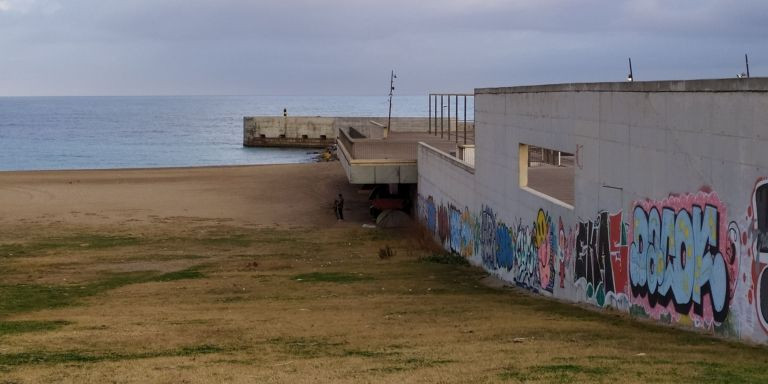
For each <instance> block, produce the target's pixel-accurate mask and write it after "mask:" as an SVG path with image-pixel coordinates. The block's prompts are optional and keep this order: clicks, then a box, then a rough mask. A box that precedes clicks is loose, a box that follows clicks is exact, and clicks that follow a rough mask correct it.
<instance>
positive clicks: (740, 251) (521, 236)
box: [419, 178, 768, 342]
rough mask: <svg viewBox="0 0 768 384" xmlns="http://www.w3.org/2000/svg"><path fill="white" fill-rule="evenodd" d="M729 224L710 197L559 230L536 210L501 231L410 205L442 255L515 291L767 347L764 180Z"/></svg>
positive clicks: (767, 200)
mask: <svg viewBox="0 0 768 384" xmlns="http://www.w3.org/2000/svg"><path fill="white" fill-rule="evenodd" d="M749 197H750V202H749V204H748V207H747V210H746V213H745V214H743V215H742V216H740V217H737V218H736V219H735V220H732V221H729V217H728V212H727V211H726V204H725V203H724V202H722V201H721V200H720V198H719V196H718V195H717V193H715V192H713V191H711V190H702V191H700V192H697V193H692V194H684V195H673V196H670V197H668V198H665V199H662V200H656V201H654V200H646V201H639V202H635V203H633V204H632V213H631V215H627V217H625V216H624V215H623V213H622V212H621V211H619V212H616V213H610V212H600V213H598V215H597V216H596V217H595V218H593V219H589V220H583V221H580V222H578V223H577V225H576V226H575V227H569V226H568V225H567V224H566V223H564V222H563V218H558V217H552V216H551V215H550V214H549V213H548V212H547V211H545V210H543V209H540V210H538V211H537V214H536V215H535V216H534V217H533V220H531V221H524V220H522V219H517V221H516V222H505V221H503V220H502V219H501V218H500V216H499V215H498V214H497V213H496V212H494V210H493V209H492V208H491V207H489V206H482V207H481V210H480V211H479V214H477V215H474V214H472V213H471V212H470V211H469V209H468V208H464V209H463V210H460V209H457V208H456V207H454V206H453V205H450V204H437V203H436V202H435V200H434V199H433V198H432V197H431V196H430V197H427V198H423V197H421V196H420V197H419V202H420V207H419V215H420V219H421V221H422V222H423V223H424V224H425V226H426V227H427V228H428V230H429V231H430V233H432V235H433V236H434V237H435V239H437V240H438V241H440V242H441V243H442V245H443V246H444V247H445V248H446V249H448V250H450V251H451V252H454V253H457V254H460V255H462V256H464V257H466V258H468V259H470V260H471V261H472V262H473V263H475V264H479V265H482V266H483V267H484V268H485V269H486V270H488V271H489V272H490V273H492V274H494V275H497V276H498V277H500V278H502V279H504V280H506V281H509V282H512V283H514V284H516V285H517V286H520V287H524V288H525V289H528V290H531V291H534V292H539V293H544V294H547V295H554V296H558V297H563V298H569V299H572V300H577V301H581V300H586V301H587V302H590V303H592V304H595V305H597V306H600V307H613V308H616V309H619V310H622V311H629V312H630V313H631V314H632V315H633V316H642V317H650V318H652V319H656V320H659V321H664V322H669V323H678V324H688V325H690V326H693V327H697V328H703V329H707V330H710V331H713V332H716V333H719V334H723V335H729V336H732V337H740V338H743V339H750V340H753V341H759V342H768V178H766V179H760V180H758V181H757V182H756V184H755V186H754V189H753V190H752V194H751V196H749Z"/></svg>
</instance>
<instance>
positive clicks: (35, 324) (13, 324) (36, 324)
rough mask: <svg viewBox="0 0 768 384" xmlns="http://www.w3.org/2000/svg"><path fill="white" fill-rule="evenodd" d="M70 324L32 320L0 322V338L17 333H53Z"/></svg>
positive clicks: (60, 321) (66, 322)
mask: <svg viewBox="0 0 768 384" xmlns="http://www.w3.org/2000/svg"><path fill="white" fill-rule="evenodd" d="M69 324H71V323H70V322H68V321H63V320H56V321H34V320H20V321H0V336H3V335H13V334H18V333H27V332H42V331H53V330H56V329H59V328H61V327H63V326H65V325H69Z"/></svg>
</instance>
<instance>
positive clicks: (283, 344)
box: [269, 337, 345, 358]
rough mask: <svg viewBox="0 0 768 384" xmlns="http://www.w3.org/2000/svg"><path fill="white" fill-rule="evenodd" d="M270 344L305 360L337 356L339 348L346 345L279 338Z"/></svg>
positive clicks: (302, 338) (314, 340)
mask: <svg viewBox="0 0 768 384" xmlns="http://www.w3.org/2000/svg"><path fill="white" fill-rule="evenodd" d="M269 343H270V344H274V345H277V346H279V347H280V348H281V349H283V351H284V352H286V353H289V354H291V355H294V356H299V357H305V358H310V357H320V356H333V355H336V354H337V350H338V347H339V346H342V345H344V344H345V343H342V342H330V341H327V340H325V339H311V338H304V337H298V338H283V337H279V338H275V339H271V340H269Z"/></svg>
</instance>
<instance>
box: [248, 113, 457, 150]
mask: <svg viewBox="0 0 768 384" xmlns="http://www.w3.org/2000/svg"><path fill="white" fill-rule="evenodd" d="M435 123H436V121H435V120H434V119H433V120H432V124H435ZM437 123H438V124H439V121H437ZM445 123H448V124H454V125H455V123H456V122H455V120H453V119H451V121H450V122H449V121H447V120H446V121H445ZM429 128H430V118H428V117H393V118H392V120H391V129H390V130H387V117H386V116H384V117H320V116H315V117H312V116H287V117H283V116H258V117H252V116H248V117H245V118H243V145H244V146H246V147H307V148H322V147H327V146H329V145H333V144H334V143H335V142H336V137H337V136H338V133H339V129H345V130H347V132H349V133H350V134H351V135H353V136H355V137H356V138H363V137H365V138H370V139H382V138H384V137H386V135H387V133H388V132H427V131H429ZM432 128H433V129H434V126H433V127H432Z"/></svg>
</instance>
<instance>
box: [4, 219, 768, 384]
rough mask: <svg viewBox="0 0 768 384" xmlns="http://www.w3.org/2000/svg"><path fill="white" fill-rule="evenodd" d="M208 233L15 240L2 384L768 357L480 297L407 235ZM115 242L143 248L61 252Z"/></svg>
mask: <svg viewBox="0 0 768 384" xmlns="http://www.w3.org/2000/svg"><path fill="white" fill-rule="evenodd" d="M206 225H207V226H199V224H195V226H193V227H188V228H184V227H182V228H174V230H173V231H169V232H163V228H160V229H156V230H151V229H141V228H139V229H135V230H136V234H125V233H123V232H119V231H117V230H116V232H114V233H113V232H107V233H95V234H94V233H92V232H84V233H85V234H78V233H62V234H56V233H54V235H52V238H56V239H72V240H71V241H69V240H68V241H65V242H64V243H66V244H70V245H66V246H56V247H42V246H37V247H36V246H34V244H43V243H46V242H48V241H47V240H46V239H31V240H29V241H22V240H24V239H23V238H19V239H17V240H19V241H14V242H13V243H14V244H17V243H18V244H26V245H25V246H26V248H24V249H25V250H26V251H25V252H26V253H24V254H21V255H14V257H0V269H2V270H3V271H4V272H3V274H0V342H2V343H1V346H0V370H2V372H3V373H2V375H3V379H4V380H12V381H15V382H21V383H28V382H43V383H45V382H51V383H53V382H57V383H58V382H72V383H75V382H108V381H117V382H141V383H144V382H162V383H165V382H169V383H170V382H185V381H186V382H233V383H241V382H242V383H251V382H264V383H278V382H279V383H316V382H339V383H357V382H391V383H400V382H441V383H465V382H521V383H523V382H525V383H527V382H531V383H550V382H616V381H620V382H629V383H633V382H635V383H647V382H654V381H655V382H667V381H670V380H671V381H675V382H683V383H685V382H691V383H694V382H695V383H699V382H701V381H708V382H764V381H765V380H768V373H765V369H764V367H765V366H766V364H768V353H766V349H765V348H763V347H752V346H746V345H743V344H738V343H729V342H723V341H721V340H717V339H714V338H711V337H707V336H703V335H699V334H695V333H688V332H682V331H679V330H674V329H669V328H664V327H659V326H656V325H650V324H644V323H637V322H634V321H629V320H628V319H627V317H626V316H624V315H619V314H615V313H599V312H595V311H591V310H586V309H583V308H579V307H575V306H572V305H566V304H562V303H558V302H555V301H551V300H546V299H544V298H542V297H538V296H532V295H529V294H527V293H524V292H521V291H518V290H513V289H492V288H489V287H487V286H485V285H483V284H482V283H481V279H482V278H483V277H484V276H485V275H484V274H483V273H482V272H481V271H480V270H478V269H476V268H471V267H468V266H466V261H465V260H463V259H461V258H457V257H456V256H452V255H447V254H444V253H440V252H436V251H435V249H434V248H432V247H431V246H430V247H425V246H423V244H422V243H423V239H419V238H418V237H412V236H411V235H410V233H412V232H413V231H409V232H398V231H382V230H362V229H359V228H353V227H343V226H342V227H334V228H326V229H314V230H306V229H293V230H276V229H254V228H240V227H232V226H223V225H222V226H214V227H211V226H210V225H208V224H206ZM29 232H30V233H34V232H35V231H32V230H30V231H29ZM111 236H114V237H116V238H123V237H125V238H131V239H137V240H130V241H127V240H126V242H121V241H122V240H121V241H117V240H115V241H114V242H112V243H109V242H108V241H106V240H104V243H103V244H104V246H98V247H90V246H89V247H80V246H79V245H78V246H74V245H73V244H75V243H76V241H75V240H74V239H82V238H84V237H89V238H100V239H107V238H110V237H111ZM57 241H60V240H56V241H53V240H51V241H50V242H51V243H55V242H57ZM78 241H79V240H78ZM107 244H111V245H110V246H107ZM387 247H389V249H391V252H388V253H389V254H391V255H392V257H387V258H381V257H380V250H381V249H386V248H387ZM62 266H66V267H65V268H62ZM141 266H146V267H151V268H148V269H145V270H141ZM127 270H130V271H132V272H125V271H127ZM121 271H122V272H121ZM6 378H7V379H6Z"/></svg>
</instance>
